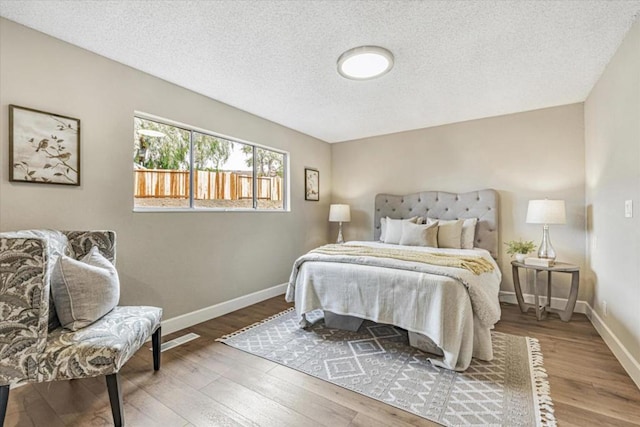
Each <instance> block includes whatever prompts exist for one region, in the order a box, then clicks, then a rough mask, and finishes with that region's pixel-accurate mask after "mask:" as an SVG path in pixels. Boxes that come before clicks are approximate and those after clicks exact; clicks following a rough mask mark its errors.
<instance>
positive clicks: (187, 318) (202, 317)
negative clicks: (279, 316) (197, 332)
mask: <svg viewBox="0 0 640 427" xmlns="http://www.w3.org/2000/svg"><path fill="white" fill-rule="evenodd" d="M286 290H287V284H286V283H283V284H281V285H276V286H273V287H271V288H268V289H263V290H261V291H257V292H253V293H251V294H249V295H243V296H241V297H238V298H234V299H232V300H229V301H225V302H221V303H219V304H214V305H211V306H209V307H205V308H201V309H200V310H196V311H192V312H191V313H187V314H183V315H180V316H176V317H172V318H171V319H167V320H163V321H162V335H169V334H171V333H173V332H176V331H179V330H181V329H184V328H188V327H189V326H193V325H197V324H198V323H202V322H206V321H207V320H211V319H214V318H216V317H220V316H224V315H225V314H228V313H231V312H232V311H236V310H240V309H241V308H245V307H248V306H250V305H253V304H256V303H259V302H261V301H264V300H266V299H269V298H273V297H275V296H278V295H282V294H284V293H285V291H286Z"/></svg>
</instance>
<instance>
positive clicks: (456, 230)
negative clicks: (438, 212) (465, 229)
mask: <svg viewBox="0 0 640 427" xmlns="http://www.w3.org/2000/svg"><path fill="white" fill-rule="evenodd" d="M434 221H438V247H439V248H451V249H462V223H463V222H464V220H463V219H455V220H438V219H433V218H427V224H429V223H430V222H431V223H433V222H434Z"/></svg>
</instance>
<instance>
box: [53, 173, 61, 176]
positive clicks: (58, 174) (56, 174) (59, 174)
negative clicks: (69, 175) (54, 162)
mask: <svg viewBox="0 0 640 427" xmlns="http://www.w3.org/2000/svg"><path fill="white" fill-rule="evenodd" d="M53 176H62V174H61V173H60V172H56V173H54V174H53Z"/></svg>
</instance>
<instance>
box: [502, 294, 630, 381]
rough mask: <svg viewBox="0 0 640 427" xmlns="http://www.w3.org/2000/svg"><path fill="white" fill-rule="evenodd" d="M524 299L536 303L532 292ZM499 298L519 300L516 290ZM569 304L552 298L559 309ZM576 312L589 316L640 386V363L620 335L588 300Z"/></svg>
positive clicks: (580, 303)
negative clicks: (616, 333) (615, 332)
mask: <svg viewBox="0 0 640 427" xmlns="http://www.w3.org/2000/svg"><path fill="white" fill-rule="evenodd" d="M523 296H524V301H525V302H526V303H527V304H533V303H534V296H533V295H531V294H524V295H523ZM499 299H500V301H501V302H507V303H510V304H517V303H518V300H517V299H516V294H515V293H514V292H508V291H500V296H499ZM545 302H546V297H544V296H543V297H540V303H541V304H544V303H545ZM566 304H567V299H566V298H554V297H552V298H551V307H552V308H557V309H564V307H565V306H566ZM573 312H574V313H582V314H585V315H586V316H587V318H588V319H589V320H590V321H591V323H592V324H593V327H594V328H596V331H597V332H598V334H599V335H600V336H601V337H602V339H603V340H604V342H605V344H607V346H608V347H609V349H610V350H611V352H612V353H613V355H614V356H615V357H616V359H618V362H620V364H621V365H622V367H623V368H624V369H625V371H627V374H629V377H631V380H632V381H633V382H634V383H635V384H636V386H638V388H640V363H639V362H638V360H636V359H635V358H634V357H633V356H632V355H631V352H630V351H629V350H628V349H627V348H626V347H625V346H624V345H623V344H622V342H620V340H619V339H618V337H617V336H616V335H615V334H614V333H613V331H612V330H611V329H609V327H608V326H607V325H606V323H605V322H604V321H603V320H602V318H601V317H600V316H599V315H598V313H596V311H595V310H594V309H593V308H592V307H591V305H590V304H589V303H588V302H586V301H582V300H579V301H577V302H576V307H575V308H574V310H573Z"/></svg>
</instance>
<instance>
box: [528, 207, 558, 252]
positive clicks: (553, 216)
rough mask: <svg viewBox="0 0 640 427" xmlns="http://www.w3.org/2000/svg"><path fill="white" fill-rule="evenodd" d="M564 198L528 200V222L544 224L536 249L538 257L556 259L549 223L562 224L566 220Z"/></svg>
mask: <svg viewBox="0 0 640 427" xmlns="http://www.w3.org/2000/svg"><path fill="white" fill-rule="evenodd" d="M566 220H567V219H566V214H565V209H564V200H548V199H545V200H529V207H528V209H527V223H528V224H544V227H543V229H542V243H540V248H539V249H538V258H546V259H550V260H551V261H555V259H556V251H555V250H554V249H553V246H552V245H551V239H550V238H549V224H564V223H565V222H566Z"/></svg>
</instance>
